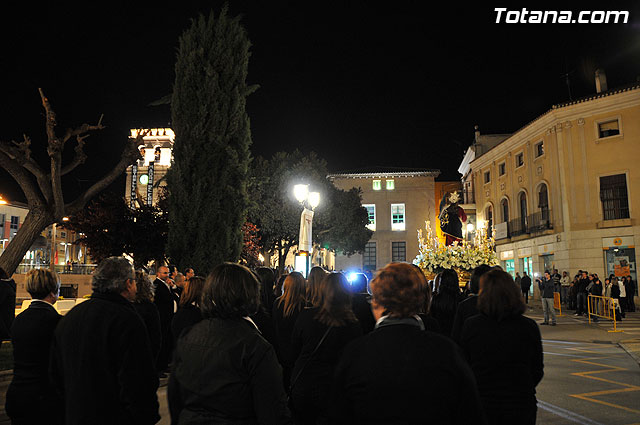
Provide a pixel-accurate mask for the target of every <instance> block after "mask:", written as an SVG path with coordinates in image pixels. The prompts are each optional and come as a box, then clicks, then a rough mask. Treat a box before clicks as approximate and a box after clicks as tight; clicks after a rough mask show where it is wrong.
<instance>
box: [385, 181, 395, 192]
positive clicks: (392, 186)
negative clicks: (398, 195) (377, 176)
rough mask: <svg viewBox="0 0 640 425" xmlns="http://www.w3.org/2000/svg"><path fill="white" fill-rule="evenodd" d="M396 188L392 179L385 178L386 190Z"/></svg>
mask: <svg viewBox="0 0 640 425" xmlns="http://www.w3.org/2000/svg"><path fill="white" fill-rule="evenodd" d="M395 188H396V183H395V181H393V180H387V190H393V189H395Z"/></svg>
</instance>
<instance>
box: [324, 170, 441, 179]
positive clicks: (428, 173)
mask: <svg viewBox="0 0 640 425" xmlns="http://www.w3.org/2000/svg"><path fill="white" fill-rule="evenodd" d="M439 175H440V170H436V169H425V168H399V167H371V168H368V169H365V168H361V169H357V170H351V171H343V172H338V173H333V174H328V175H327V178H328V179H335V178H351V179H370V178H375V177H385V178H386V177H434V178H435V177H438V176H439Z"/></svg>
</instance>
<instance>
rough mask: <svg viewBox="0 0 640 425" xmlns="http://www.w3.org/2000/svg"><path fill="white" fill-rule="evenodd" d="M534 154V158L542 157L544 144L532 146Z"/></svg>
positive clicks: (539, 143)
mask: <svg viewBox="0 0 640 425" xmlns="http://www.w3.org/2000/svg"><path fill="white" fill-rule="evenodd" d="M534 149H535V152H536V158H538V157H539V156H542V155H544V142H538V143H536V144H535V146H534Z"/></svg>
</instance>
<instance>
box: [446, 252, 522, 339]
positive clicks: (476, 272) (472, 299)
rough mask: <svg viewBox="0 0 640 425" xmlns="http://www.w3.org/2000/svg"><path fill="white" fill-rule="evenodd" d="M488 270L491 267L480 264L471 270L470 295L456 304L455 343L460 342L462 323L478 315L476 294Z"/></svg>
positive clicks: (453, 336)
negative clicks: (481, 279)
mask: <svg viewBox="0 0 640 425" xmlns="http://www.w3.org/2000/svg"><path fill="white" fill-rule="evenodd" d="M489 270H491V266H488V265H486V264H482V265H479V266H478V267H476V268H475V269H473V273H471V280H470V281H469V290H470V291H471V295H469V296H468V297H467V299H466V300H463V301H462V302H460V304H458V309H457V310H456V317H455V319H454V320H453V329H452V330H451V338H452V339H453V340H454V341H455V342H460V337H461V336H462V327H463V326H464V322H465V321H466V320H467V319H468V318H469V317H472V316H475V315H476V314H478V292H479V291H480V278H481V277H482V275H484V274H485V273H487V272H488V271H489ZM521 280H522V279H521Z"/></svg>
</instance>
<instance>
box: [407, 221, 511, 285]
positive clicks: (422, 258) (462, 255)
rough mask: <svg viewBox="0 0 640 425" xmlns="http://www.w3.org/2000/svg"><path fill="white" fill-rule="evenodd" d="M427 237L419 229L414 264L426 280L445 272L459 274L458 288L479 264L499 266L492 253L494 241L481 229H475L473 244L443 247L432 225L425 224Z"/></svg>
mask: <svg viewBox="0 0 640 425" xmlns="http://www.w3.org/2000/svg"><path fill="white" fill-rule="evenodd" d="M425 228H426V229H425V230H426V236H425V234H424V232H423V231H422V229H418V255H417V256H416V258H415V259H414V260H413V264H415V265H416V266H418V267H420V269H421V270H422V272H423V273H424V274H425V276H426V277H427V279H429V280H432V279H433V278H435V276H436V275H437V274H438V273H440V272H441V271H443V270H445V269H453V270H455V271H456V272H457V273H458V278H459V281H460V286H464V285H466V283H467V282H468V281H469V279H470V278H471V272H472V271H473V269H474V268H476V267H477V266H479V265H481V264H487V265H489V266H496V265H498V264H499V262H498V256H497V255H496V251H495V240H494V238H493V237H488V236H487V231H486V229H484V228H478V229H477V231H476V235H475V237H474V238H473V240H472V241H462V242H454V243H453V244H452V245H444V244H442V243H441V242H440V241H439V240H438V238H437V237H436V236H435V235H434V233H433V231H432V230H431V223H430V222H429V221H427V222H425Z"/></svg>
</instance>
